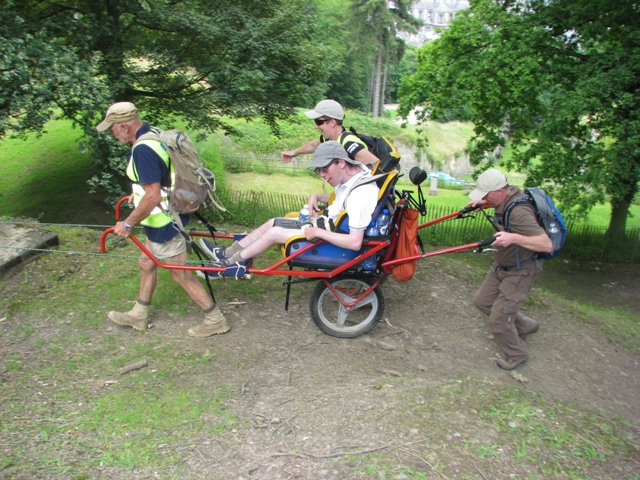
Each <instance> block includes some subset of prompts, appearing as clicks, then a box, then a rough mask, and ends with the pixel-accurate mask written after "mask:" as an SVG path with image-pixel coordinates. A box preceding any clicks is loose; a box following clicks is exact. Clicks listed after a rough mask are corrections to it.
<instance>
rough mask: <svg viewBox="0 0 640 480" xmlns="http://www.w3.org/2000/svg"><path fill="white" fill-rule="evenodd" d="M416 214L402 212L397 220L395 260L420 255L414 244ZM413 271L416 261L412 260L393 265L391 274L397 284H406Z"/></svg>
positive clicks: (416, 228)
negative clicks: (398, 225) (398, 222)
mask: <svg viewBox="0 0 640 480" xmlns="http://www.w3.org/2000/svg"><path fill="white" fill-rule="evenodd" d="M418 214H419V212H418V211H417V210H414V209H412V208H405V209H403V210H402V212H401V214H400V219H399V220H400V227H399V232H398V243H397V246H396V256H395V260H398V259H400V258H407V257H413V256H415V255H419V254H420V249H419V248H418V245H417V243H416V241H417V238H418ZM415 271H416V261H415V260H414V261H413V262H407V263H402V264H400V265H394V266H393V270H392V271H391V272H392V273H393V276H394V277H395V278H396V280H398V281H399V282H408V281H409V280H411V278H412V277H413V273H414V272H415Z"/></svg>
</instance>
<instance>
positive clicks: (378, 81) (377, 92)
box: [373, 45, 384, 118]
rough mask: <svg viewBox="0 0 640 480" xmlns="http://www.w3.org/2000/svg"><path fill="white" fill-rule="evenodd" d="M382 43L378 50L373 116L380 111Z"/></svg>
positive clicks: (375, 116) (376, 115)
mask: <svg viewBox="0 0 640 480" xmlns="http://www.w3.org/2000/svg"><path fill="white" fill-rule="evenodd" d="M383 50H384V49H383V48H382V45H381V46H380V49H379V50H378V61H377V62H376V79H375V88H374V89H373V118H378V113H379V112H380V87H381V83H382V52H383Z"/></svg>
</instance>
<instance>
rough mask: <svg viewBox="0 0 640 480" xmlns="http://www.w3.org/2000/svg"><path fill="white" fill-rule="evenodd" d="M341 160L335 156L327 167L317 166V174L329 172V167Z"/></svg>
mask: <svg viewBox="0 0 640 480" xmlns="http://www.w3.org/2000/svg"><path fill="white" fill-rule="evenodd" d="M339 161H340V159H338V158H334V159H333V160H331V163H330V164H329V165H327V166H326V167H319V168H316V169H315V170H314V172H316V173H317V174H320V173H327V172H328V171H329V167H330V166H331V165H333V164H334V163H338V162H339Z"/></svg>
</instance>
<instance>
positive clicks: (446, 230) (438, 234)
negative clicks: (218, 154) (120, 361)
mask: <svg viewBox="0 0 640 480" xmlns="http://www.w3.org/2000/svg"><path fill="white" fill-rule="evenodd" d="M217 193H218V197H219V199H220V201H221V202H222V204H223V205H224V206H225V207H226V208H227V209H228V211H227V212H222V213H221V216H222V220H223V221H228V222H233V223H236V224H239V225H246V226H248V227H252V228H255V227H257V226H259V225H261V224H262V223H264V222H266V221H267V220H268V219H270V218H273V217H279V216H283V215H284V214H286V213H289V212H297V211H299V210H300V208H301V207H302V205H304V203H306V201H307V195H292V194H285V193H268V192H259V191H237V190H221V189H219V190H218V192H217ZM450 213H452V211H451V209H447V208H446V207H440V206H429V205H428V206H427V214H426V215H425V216H424V217H421V218H420V220H419V221H420V223H425V222H427V221H430V220H433V219H436V218H439V217H443V216H445V215H448V214H450ZM568 228H569V234H568V236H567V241H566V243H565V246H564V249H563V250H562V252H561V253H560V255H559V256H558V258H570V259H574V260H589V261H601V262H607V263H637V262H640V229H629V230H627V231H626V232H625V235H624V236H622V237H617V238H615V239H614V241H615V246H612V243H611V240H610V239H607V237H606V235H605V233H606V228H605V227H594V226H590V225H582V224H575V223H573V224H569V225H568ZM419 233H420V237H421V238H422V240H423V242H425V245H439V246H454V245H463V244H467V243H472V242H476V241H478V240H483V239H488V238H491V237H492V236H493V227H492V226H491V225H490V224H489V222H488V221H487V220H486V219H485V218H484V216H483V215H481V214H480V215H475V216H472V217H467V218H455V219H451V220H447V221H445V222H442V223H439V224H436V225H433V226H430V227H427V228H423V229H421V230H420V232H419Z"/></svg>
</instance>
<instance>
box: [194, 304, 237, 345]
mask: <svg viewBox="0 0 640 480" xmlns="http://www.w3.org/2000/svg"><path fill="white" fill-rule="evenodd" d="M229 330H231V327H230V326H229V324H228V323H227V319H226V318H224V315H223V314H222V312H221V311H220V309H219V308H218V306H217V305H215V306H214V307H213V308H212V310H211V311H210V312H208V313H206V314H205V316H204V322H202V323H201V324H200V325H196V326H195V327H193V328H190V329H189V332H188V333H189V336H190V337H196V338H206V337H210V336H211V335H218V334H220V333H226V332H228V331H229Z"/></svg>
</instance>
